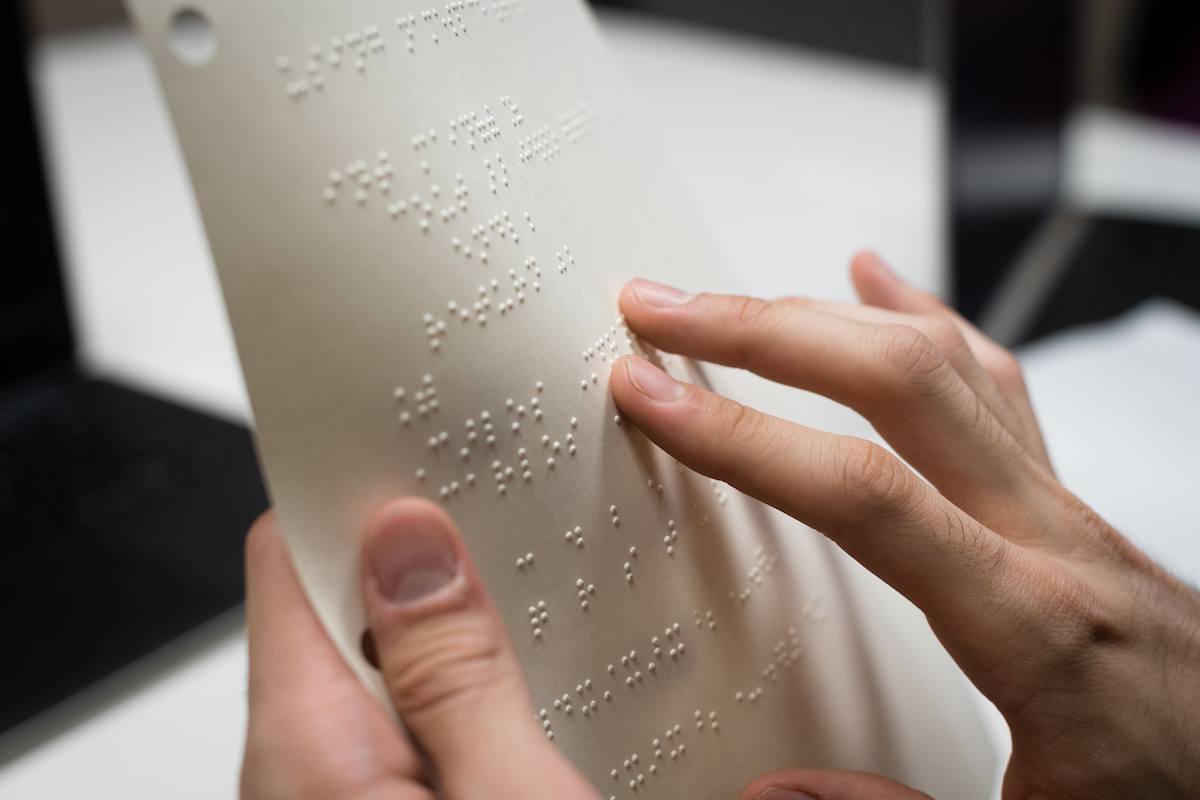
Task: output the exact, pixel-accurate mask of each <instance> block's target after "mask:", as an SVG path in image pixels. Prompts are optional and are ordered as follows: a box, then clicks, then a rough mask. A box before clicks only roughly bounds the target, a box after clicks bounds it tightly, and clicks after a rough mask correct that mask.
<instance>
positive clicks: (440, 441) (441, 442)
mask: <svg viewBox="0 0 1200 800" xmlns="http://www.w3.org/2000/svg"><path fill="white" fill-rule="evenodd" d="M544 386H545V384H543V382H542V381H537V383H536V387H537V391H538V392H541V391H542V390H543V388H544ZM436 392H437V390H436V387H434V386H433V376H431V375H426V376H425V388H424V389H423V390H422V391H421V392H418V393H417V400H418V402H421V401H422V400H424V401H425V402H422V403H421V405H420V406H419V407H418V413H420V414H421V416H422V417H425V416H427V415H428V414H429V413H430V412H432V411H436V410H437V407H438V406H437V397H436ZM395 395H396V398H397V400H399V401H401V402H403V400H404V399H405V391H404V389H403V388H398V389H396V391H395ZM530 404H531V406H532V407H533V415H534V417H535V419H538V420H540V419H541V418H542V410H541V409H540V408H538V407H537V406H538V405H539V404H540V400H539V399H538V398H537V397H534V398H532V399H531V400H530ZM506 405H507V407H508V409H509V410H510V411H512V410H514V406H515V403H514V402H513V400H512V399H511V398H510V399H509V400H508V401H507V403H506ZM515 411H516V414H517V416H518V417H524V416H525V406H523V405H521V406H516V408H515ZM480 419H481V421H482V423H483V424H482V430H483V434H484V436H485V437H486V439H485V443H486V444H487V446H489V447H494V446H495V445H496V436H495V434H494V433H493V430H494V427H493V425H492V422H491V414H490V413H489V412H488V411H483V412H482V413H481V414H480ZM411 420H412V415H411V414H410V413H409V412H407V411H404V412H402V413H401V415H400V421H401V422H402V423H403V424H405V425H407V424H409V422H410V421H411ZM571 424H572V426H574V425H577V424H578V420H577V419H576V418H572V419H571ZM464 427H465V428H466V430H467V434H466V439H467V443H468V446H466V447H463V448H462V449H461V450H460V451H459V455H460V456H461V457H462V459H463V460H464V461H466V460H468V459H469V458H470V455H471V449H470V447H469V445H470V444H473V443H474V442H476V441H477V440H478V439H479V433H478V431H477V430H476V425H475V420H474V419H468V420H466V422H465V423H464ZM512 430H513V433H514V434H516V433H518V432H519V431H520V423H519V422H517V421H514V422H513V423H512ZM567 437H568V439H569V440H572V441H573V439H574V436H573V434H568V435H567ZM449 441H450V434H449V432H448V431H442V432H441V433H440V434H438V435H436V436H430V437H429V449H430V450H433V451H437V450H439V449H441V448H443V447H447V446H449ZM549 441H550V437H549V436H543V437H542V444H543V446H548V444H549ZM559 448H560V445H559V443H558V442H555V443H554V450H555V452H557V451H558V450H559ZM571 454H572V455H574V454H575V446H574V445H573V444H572V445H571ZM527 455H528V452H527V450H526V449H525V448H524V447H520V448H518V449H517V457H518V458H519V459H521V461H520V466H521V469H522V471H523V472H522V477H523V478H524V479H525V481H526V482H529V481H530V480H532V478H533V474H532V472H531V471H530V469H529V467H530V463H529V460H528V458H527ZM554 465H555V461H554V458H553V457H550V458H548V459H547V468H549V469H553V468H554ZM492 469H493V470H494V471H495V474H496V482H497V484H498V485H497V491H498V492H499V493H500V494H504V493H505V492H506V491H507V489H508V484H507V483H506V482H505V481H512V479H513V477H514V475H515V473H516V471H515V470H514V469H513V468H512V467H508V468H504V467H503V465H502V463H501V462H500V461H498V460H497V461H493V462H492ZM426 475H427V472H426V470H425V469H424V468H420V469H418V470H417V472H416V476H417V480H419V481H423V480H424V479H425V477H426ZM465 480H466V483H467V485H468V486H474V485H475V475H474V473H468V474H467V475H466V476H465ZM459 488H460V486H459V484H458V482H457V481H455V482H451V483H450V484H448V485H446V486H443V487H442V488H441V491H440V494H441V497H442V498H443V499H447V498H448V497H449V496H450V495H454V494H457V493H458V490H459Z"/></svg>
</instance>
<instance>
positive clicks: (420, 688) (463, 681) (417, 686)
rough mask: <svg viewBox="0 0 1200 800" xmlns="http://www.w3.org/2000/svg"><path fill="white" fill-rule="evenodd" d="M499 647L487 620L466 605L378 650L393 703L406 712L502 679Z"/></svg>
mask: <svg viewBox="0 0 1200 800" xmlns="http://www.w3.org/2000/svg"><path fill="white" fill-rule="evenodd" d="M504 652H505V650H504V645H503V642H502V639H501V637H500V635H499V634H498V633H497V632H496V631H495V630H494V629H493V626H492V625H491V623H490V620H489V619H487V618H486V616H485V615H484V613H483V612H481V611H478V610H474V609H471V610H466V611H460V612H457V613H454V614H448V615H445V616H442V617H438V618H436V619H432V620H427V621H425V622H422V623H421V624H419V625H416V626H414V628H413V629H411V630H409V631H407V632H406V633H405V634H404V635H403V636H401V637H396V638H395V639H394V640H393V641H391V642H389V643H388V645H387V646H386V648H385V649H384V650H383V651H381V652H380V654H379V655H380V660H381V663H382V666H383V673H384V677H385V679H386V682H387V687H388V691H389V693H390V694H391V697H392V702H394V703H395V705H396V710H397V711H399V712H400V713H401V715H407V714H422V713H430V712H433V713H436V711H437V709H439V708H442V707H445V706H447V705H449V704H452V703H456V702H460V701H462V700H463V699H464V698H470V697H473V696H477V695H479V694H481V693H484V692H487V691H488V690H490V689H492V688H493V687H495V686H496V685H498V684H500V683H502V682H504V681H505V680H507V678H508V674H507V673H508V671H509V670H508V664H507V663H506V659H505V658H504Z"/></svg>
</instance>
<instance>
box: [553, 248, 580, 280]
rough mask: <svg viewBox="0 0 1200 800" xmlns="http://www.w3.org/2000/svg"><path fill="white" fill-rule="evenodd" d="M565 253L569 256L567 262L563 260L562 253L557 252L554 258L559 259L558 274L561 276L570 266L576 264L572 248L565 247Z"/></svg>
mask: <svg viewBox="0 0 1200 800" xmlns="http://www.w3.org/2000/svg"><path fill="white" fill-rule="evenodd" d="M563 253H566V254H567V258H566V260H565V261H564V260H563V254H562V253H558V252H556V253H555V254H554V257H555V258H557V259H558V274H559V275H562V274H563V273H564V272H566V271H567V265H568V264H571V265H572V266H573V265H574V264H575V256H573V255H571V248H569V247H567V246H566V245H565V244H564V245H563Z"/></svg>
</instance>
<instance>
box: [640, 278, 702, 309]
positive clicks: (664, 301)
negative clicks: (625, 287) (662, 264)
mask: <svg viewBox="0 0 1200 800" xmlns="http://www.w3.org/2000/svg"><path fill="white" fill-rule="evenodd" d="M632 285H633V293H634V294H635V295H637V299H638V300H639V301H641V303H642V305H647V306H654V307H655V308H671V307H672V306H681V305H683V304H684V303H686V302H687V301H689V300H691V299H692V295H690V294H688V293H687V292H683V291H680V290H679V289H676V288H674V287H673V286H664V285H663V284H661V283H655V282H654V281H647V280H642V279H641V278H635V279H634V280H633V282H632Z"/></svg>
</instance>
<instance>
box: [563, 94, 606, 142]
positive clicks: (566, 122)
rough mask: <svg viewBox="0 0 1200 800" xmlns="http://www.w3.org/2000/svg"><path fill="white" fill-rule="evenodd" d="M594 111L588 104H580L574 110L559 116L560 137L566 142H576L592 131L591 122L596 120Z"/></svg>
mask: <svg viewBox="0 0 1200 800" xmlns="http://www.w3.org/2000/svg"><path fill="white" fill-rule="evenodd" d="M596 116H597V114H596V111H595V110H594V109H593V108H592V107H591V105H590V104H589V103H580V104H579V105H577V106H576V107H575V108H573V109H571V110H570V111H568V112H567V113H565V114H562V115H560V116H559V121H560V122H561V123H562V128H561V131H562V135H563V137H564V138H566V140H567V141H568V142H577V141H579V140H580V139H582V138H583V137H584V136H587V135H588V134H589V133H591V131H592V121H593V120H595V119H596Z"/></svg>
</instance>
